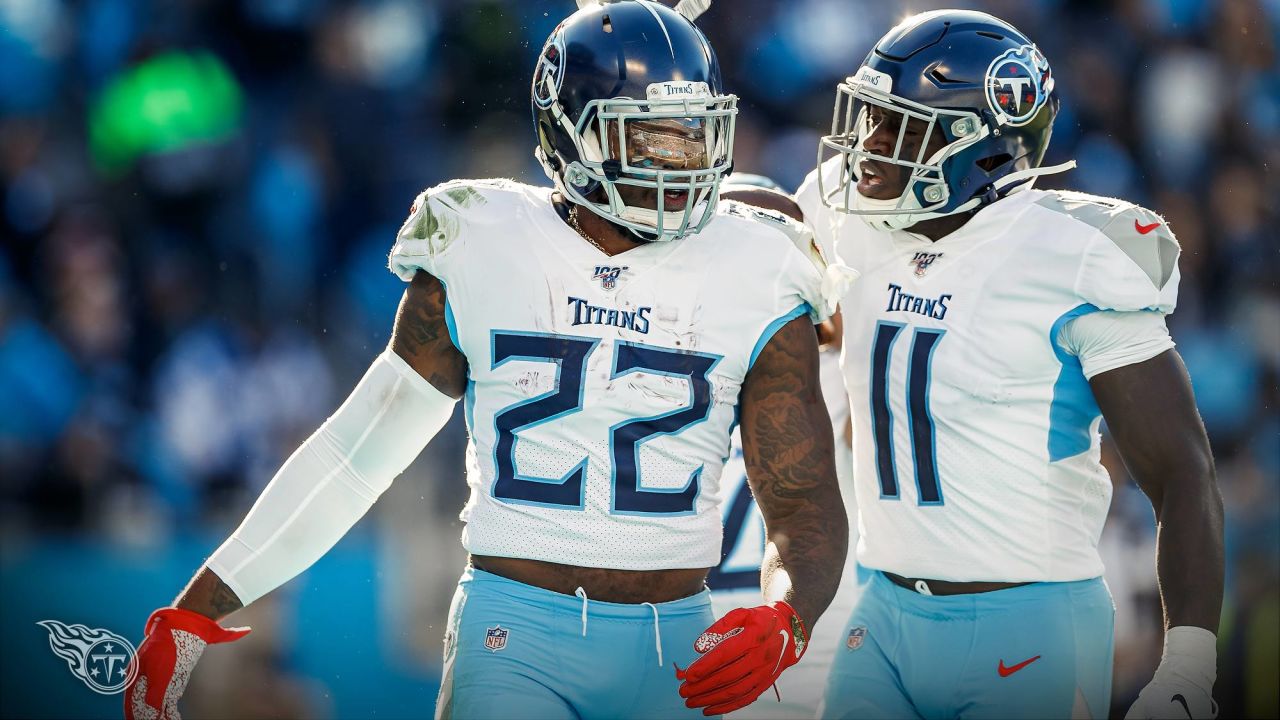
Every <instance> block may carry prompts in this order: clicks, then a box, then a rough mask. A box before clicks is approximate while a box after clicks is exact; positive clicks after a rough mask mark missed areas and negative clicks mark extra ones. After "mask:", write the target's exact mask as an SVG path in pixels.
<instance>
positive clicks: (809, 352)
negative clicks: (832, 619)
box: [742, 317, 849, 627]
mask: <svg viewBox="0 0 1280 720" xmlns="http://www.w3.org/2000/svg"><path fill="white" fill-rule="evenodd" d="M742 445H743V452H744V454H745V457H746V463H747V479H748V481H749V482H750V484H751V490H752V492H753V493H754V495H755V497H756V502H757V503H758V504H759V506H760V511H761V513H762V514H763V515H764V520H765V528H766V531H767V534H768V547H767V548H766V558H765V566H764V567H763V568H762V569H761V587H762V589H763V590H764V592H765V597H766V598H769V599H778V598H781V599H785V600H787V601H788V602H790V603H791V604H792V606H793V607H795V608H796V611H797V612H798V613H800V616H801V617H802V618H804V620H805V622H807V623H809V625H810V627H812V625H813V623H814V622H815V621H816V620H817V618H818V615H820V614H821V613H822V611H823V610H824V609H826V607H827V605H828V604H829V603H830V602H831V598H832V597H833V596H834V595H835V591H836V587H837V585H838V584H839V582H840V572H841V570H842V569H843V566H844V558H845V552H846V549H847V546H848V534H849V527H848V518H847V517H846V516H845V511H844V503H843V502H842V501H841V499H840V489H839V486H838V484H837V482H836V469H835V450H834V438H833V431H832V429H831V421H830V419H829V416H828V414H827V409H826V405H825V403H824V402H823V400H822V393H821V391H820V389H819V386H818V343H817V338H816V337H815V336H814V332H813V326H812V325H810V324H809V322H808V319H807V318H803V317H801V318H797V319H795V320H792V321H791V322H789V323H787V324H786V325H784V326H783V327H782V328H781V329H779V330H778V332H777V333H776V334H775V335H774V336H773V338H772V339H770V341H769V342H768V343H767V344H766V345H765V348H764V350H763V351H762V352H761V353H760V356H759V357H758V358H757V359H756V363H755V365H753V366H752V368H751V370H750V371H749V372H748V374H747V379H746V382H745V383H744V384H743V389H742Z"/></svg>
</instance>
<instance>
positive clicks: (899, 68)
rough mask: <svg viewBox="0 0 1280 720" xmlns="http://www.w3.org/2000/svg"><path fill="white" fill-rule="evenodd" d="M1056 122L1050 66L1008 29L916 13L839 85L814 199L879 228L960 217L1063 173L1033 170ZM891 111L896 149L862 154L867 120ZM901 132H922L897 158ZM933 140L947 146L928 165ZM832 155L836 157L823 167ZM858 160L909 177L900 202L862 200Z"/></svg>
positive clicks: (987, 18) (982, 20)
mask: <svg viewBox="0 0 1280 720" xmlns="http://www.w3.org/2000/svg"><path fill="white" fill-rule="evenodd" d="M1057 113H1058V97H1057V95H1056V94H1055V93H1054V81H1053V74H1052V72H1051V71H1050V69H1049V62H1048V61H1047V60H1046V59H1045V57H1044V55H1042V54H1041V53H1040V51H1039V50H1038V49H1037V48H1036V46H1035V45H1034V44H1033V43H1032V42H1031V41H1030V40H1028V39H1027V37H1026V36H1025V35H1023V34H1022V33H1021V32H1019V31H1018V30H1017V29H1016V28H1014V27H1013V26H1012V25H1010V24H1008V23H1006V22H1004V21H1003V20H1000V19H998V18H995V17H992V16H991V15H988V14H986V13H981V12H974V11H970V10H937V11H933V12H926V13H920V14H918V15H914V16H912V17H909V18H907V19H906V20H904V21H903V22H902V23H900V24H899V25H898V26H897V27H895V28H893V29H892V30H890V31H889V32H888V33H887V34H885V36H884V37H882V38H881V39H880V41H879V42H877V43H876V46H875V47H874V48H873V49H872V50H871V52H870V53H869V54H868V55H867V58H866V60H864V61H863V65H862V67H861V68H860V69H859V70H858V72H857V73H856V74H854V75H852V76H850V77H849V78H848V79H846V80H845V81H844V82H842V83H841V84H840V85H839V86H838V88H837V91H836V104H835V114H834V116H833V119H832V126H831V134H830V135H827V136H824V137H823V138H822V140H821V142H820V144H819V149H818V164H819V166H820V170H819V172H818V176H819V177H818V179H819V183H820V184H819V191H820V194H821V196H822V200H823V202H824V203H825V204H827V205H828V206H829V207H832V208H834V209H836V210H840V211H843V212H848V213H852V214H855V215H860V216H862V218H863V220H865V221H866V222H867V223H868V224H870V225H871V226H872V227H875V228H877V229H881V230H898V229H902V228H906V227H910V226H911V225H914V224H916V223H918V222H920V221H921V220H927V219H930V218H935V217H941V216H944V215H952V214H955V213H960V212H967V211H969V210H972V209H974V208H977V207H980V206H981V205H983V204H986V203H989V202H993V201H995V200H997V199H998V198H1000V197H1002V196H1003V195H1005V194H1007V193H1008V192H1010V191H1012V190H1013V189H1014V188H1025V187H1029V186H1030V185H1031V182H1032V181H1033V180H1032V179H1033V178H1034V177H1035V176H1036V175H1043V174H1047V173H1051V172H1061V171H1062V170H1065V169H1067V168H1069V167H1071V165H1072V164H1071V163H1068V164H1066V165H1062V166H1057V167H1052V168H1041V167H1040V163H1041V161H1042V160H1043V159H1044V153H1045V150H1046V148H1048V145H1049V136H1050V134H1051V133H1052V131H1053V120H1054V117H1055V116H1056V115H1057ZM894 114H896V115H897V117H893V118H892V119H893V121H894V122H892V123H891V124H890V125H889V127H891V128H900V129H899V130H898V133H897V141H896V145H895V147H894V149H893V151H892V152H891V153H890V154H884V153H883V152H873V151H871V150H870V149H868V148H867V147H865V146H864V144H865V142H866V140H867V137H868V136H869V134H870V132H871V131H872V116H873V115H875V116H877V117H879V118H884V117H886V116H892V115H894ZM882 121H883V120H882ZM908 124H912V125H913V126H914V127H923V132H922V138H921V141H920V149H919V152H918V153H916V156H915V157H904V156H903V155H904V153H903V144H904V143H903V140H904V137H905V133H906V132H907V127H908ZM933 133H941V134H942V136H943V140H944V141H945V143H944V144H943V145H942V147H941V149H940V150H937V151H936V152H934V153H933V154H932V156H931V157H924V154H925V149H926V148H927V147H928V145H929V141H930V139H931V138H932V137H933ZM833 151H834V153H835V155H836V156H838V157H840V158H841V160H840V161H839V162H838V163H836V162H831V163H829V164H828V166H827V167H821V166H822V164H823V163H824V162H825V161H827V160H828V156H829V155H831V154H832V152H833ZM864 161H873V162H878V163H887V164H892V165H896V166H898V167H901V168H903V169H904V171H905V172H907V173H909V175H908V180H907V184H906V187H905V188H904V189H903V192H902V194H901V195H900V196H899V197H897V198H893V199H873V198H868V197H865V196H863V195H862V194H861V193H859V192H858V191H857V189H856V187H855V186H856V185H857V183H858V181H859V179H860V178H861V175H862V172H863V168H862V167H861V166H862V165H863V162H864ZM872 167H874V166H872ZM824 176H825V177H824Z"/></svg>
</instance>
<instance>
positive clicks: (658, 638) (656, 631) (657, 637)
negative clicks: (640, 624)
mask: <svg viewBox="0 0 1280 720" xmlns="http://www.w3.org/2000/svg"><path fill="white" fill-rule="evenodd" d="M643 604H644V605H648V606H649V609H650V610H652V611H653V646H654V647H655V648H657V649H658V667H662V625H661V623H659V622H658V606H657V605H654V604H653V603H643Z"/></svg>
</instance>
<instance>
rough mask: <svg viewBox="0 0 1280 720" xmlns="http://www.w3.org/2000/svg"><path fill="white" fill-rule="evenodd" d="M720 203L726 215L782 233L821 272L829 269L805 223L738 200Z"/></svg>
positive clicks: (811, 232) (810, 230)
mask: <svg viewBox="0 0 1280 720" xmlns="http://www.w3.org/2000/svg"><path fill="white" fill-rule="evenodd" d="M720 203H721V204H722V205H723V206H724V210H723V212H724V214H725V215H730V216H732V217H740V218H744V219H746V220H751V221H753V222H757V223H760V224H761V225H764V226H765V227H770V228H773V229H774V230H777V231H779V232H781V233H782V234H783V235H786V236H787V238H788V239H789V240H791V244H792V245H794V246H795V247H796V249H797V250H799V251H800V252H801V253H802V254H803V255H804V256H805V257H807V258H809V261H810V262H812V263H813V264H814V265H816V266H818V268H819V269H820V270H821V269H825V268H826V267H827V261H826V258H825V257H824V256H823V254H822V249H821V248H819V247H818V243H817V241H816V240H815V239H814V237H813V230H812V229H811V228H810V227H809V226H808V225H806V224H805V223H802V222H799V221H797V220H796V219H795V218H792V217H791V216H789V215H787V214H785V213H781V212H778V211H777V210H769V209H768V208H762V207H756V206H755V205H749V204H747V203H744V202H739V201H737V200H721V201H720Z"/></svg>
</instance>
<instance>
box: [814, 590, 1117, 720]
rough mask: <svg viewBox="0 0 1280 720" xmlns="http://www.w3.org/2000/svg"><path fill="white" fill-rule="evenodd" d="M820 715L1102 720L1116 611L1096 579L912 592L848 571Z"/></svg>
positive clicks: (1107, 695)
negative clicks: (844, 611) (845, 614)
mask: <svg viewBox="0 0 1280 720" xmlns="http://www.w3.org/2000/svg"><path fill="white" fill-rule="evenodd" d="M858 584H859V587H860V589H861V591H862V594H861V596H860V597H859V599H858V603H857V605H856V606H855V607H854V610H853V614H852V616H851V617H850V618H849V621H848V622H847V623H846V624H845V627H844V631H843V636H844V641H843V643H842V645H841V647H840V648H839V649H838V650H837V651H836V658H835V662H834V663H833V666H832V670H831V675H830V677H829V678H828V680H827V690H826V693H825V696H824V698H823V704H822V706H821V707H820V709H819V716H820V717H823V718H849V719H852V718H859V719H860V720H861V719H872V718H929V719H933V718H938V719H941V718H1072V717H1085V718H1089V717H1092V718H1105V717H1107V712H1108V710H1109V706H1110V701H1111V665H1112V652H1113V650H1112V646H1113V638H1114V635H1113V626H1114V621H1115V605H1114V604H1113V602H1112V600H1111V593H1110V591H1108V590H1107V586H1106V584H1105V583H1104V582H1103V581H1102V578H1094V579H1092V580H1082V581H1079V582H1064V583H1033V584H1030V585H1023V586H1020V587H1016V588H1010V589H1008V590H997V591H995V592H989V593H974V594H966V595H949V596H934V595H922V594H919V593H915V592H912V591H911V590H907V589H905V588H901V587H898V586H897V585H895V584H893V583H892V582H890V581H889V579H888V578H886V577H885V576H884V575H883V574H882V573H880V572H878V571H875V570H868V569H865V568H859V569H858Z"/></svg>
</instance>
